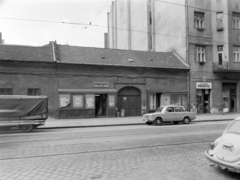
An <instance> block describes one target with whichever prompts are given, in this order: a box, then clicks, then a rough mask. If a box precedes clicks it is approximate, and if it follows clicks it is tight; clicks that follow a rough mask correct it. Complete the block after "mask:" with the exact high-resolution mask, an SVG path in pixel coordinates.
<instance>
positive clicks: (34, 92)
mask: <svg viewBox="0 0 240 180" xmlns="http://www.w3.org/2000/svg"><path fill="white" fill-rule="evenodd" d="M28 95H29V96H39V95H41V89H39V88H29V89H28Z"/></svg>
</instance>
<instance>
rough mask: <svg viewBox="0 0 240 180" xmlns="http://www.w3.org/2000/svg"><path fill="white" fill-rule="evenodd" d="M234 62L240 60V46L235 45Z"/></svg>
mask: <svg viewBox="0 0 240 180" xmlns="http://www.w3.org/2000/svg"><path fill="white" fill-rule="evenodd" d="M233 62H240V47H238V46H233Z"/></svg>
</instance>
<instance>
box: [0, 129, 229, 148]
mask: <svg viewBox="0 0 240 180" xmlns="http://www.w3.org/2000/svg"><path fill="white" fill-rule="evenodd" d="M164 127H166V126H164ZM188 127H189V126H188ZM225 127H226V125H225V124H220V125H219V124H218V125H217V126H216V125H212V126H211V125H210V127H209V125H208V126H207V127H204V130H205V131H210V130H215V129H219V131H221V130H223V129H224V128H225ZM181 128H182V127H181ZM200 130H201V128H200ZM186 131H187V132H196V131H199V127H197V128H190V129H189V128H186V129H185V128H184V129H179V126H178V127H170V128H164V129H163V128H162V129H160V128H158V129H157V128H155V129H150V128H149V129H141V131H140V132H139V130H136V129H134V130H132V131H129V130H121V131H120V132H119V131H114V130H113V131H107V132H98V131H96V132H94V133H92V132H72V133H71V132H69V133H68V134H65V133H64V134H60V132H59V134H52V135H46V136H44V135H42V134H38V136H36V138H35V137H32V136H31V137H29V136H28V135H25V136H20V137H19V136H10V137H9V136H7V137H6V136H2V137H1V136H0V137H1V138H2V139H0V148H1V146H4V145H6V144H10V143H31V142H33V143H37V142H50V141H63V140H74V139H78V140H79V139H94V138H96V137H97V138H108V137H124V136H138V135H139V136H142V135H155V134H159V135H162V134H171V133H180V132H183V133H185V132H186ZM4 137H5V139H4ZM25 137H27V138H29V139H26V138H25ZM1 141H2V142H1Z"/></svg>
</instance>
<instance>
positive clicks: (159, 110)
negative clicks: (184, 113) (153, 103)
mask: <svg viewBox="0 0 240 180" xmlns="http://www.w3.org/2000/svg"><path fill="white" fill-rule="evenodd" d="M162 110H163V107H159V108H157V110H156V111H155V112H162Z"/></svg>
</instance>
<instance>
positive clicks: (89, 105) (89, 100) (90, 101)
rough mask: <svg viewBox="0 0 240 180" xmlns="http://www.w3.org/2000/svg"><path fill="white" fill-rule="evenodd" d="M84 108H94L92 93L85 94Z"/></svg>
mask: <svg viewBox="0 0 240 180" xmlns="http://www.w3.org/2000/svg"><path fill="white" fill-rule="evenodd" d="M86 108H87V109H94V108H95V96H94V94H87V95H86Z"/></svg>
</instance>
